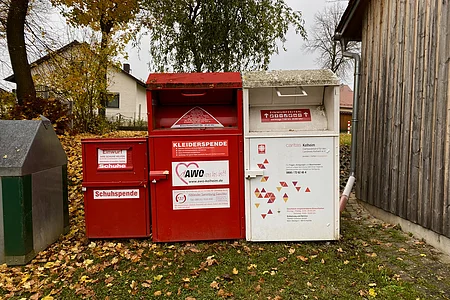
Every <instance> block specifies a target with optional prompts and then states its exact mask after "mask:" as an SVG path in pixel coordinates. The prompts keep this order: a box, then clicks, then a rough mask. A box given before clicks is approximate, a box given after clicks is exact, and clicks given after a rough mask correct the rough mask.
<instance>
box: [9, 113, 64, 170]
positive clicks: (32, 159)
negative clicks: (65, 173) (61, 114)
mask: <svg viewBox="0 0 450 300" xmlns="http://www.w3.org/2000/svg"><path fill="white" fill-rule="evenodd" d="M65 164H67V156H66V153H65V152H64V149H63V148H62V146H61V143H60V141H59V139H58V137H57V136H56V133H55V131H54V130H53V127H52V124H51V123H50V122H49V121H40V120H36V121H31V120H22V121H12V120H0V176H23V175H28V174H32V173H35V172H39V171H43V170H48V169H51V168H54V167H58V166H62V165H65Z"/></svg>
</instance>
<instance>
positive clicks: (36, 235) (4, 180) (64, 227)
mask: <svg viewBox="0 0 450 300" xmlns="http://www.w3.org/2000/svg"><path fill="white" fill-rule="evenodd" d="M0 218H1V219H0V263H6V264H8V265H23V264H26V263H28V262H29V261H30V260H31V259H33V258H34V257H35V255H36V254H37V253H38V252H39V251H42V250H44V249H45V248H47V247H48V246H49V245H50V244H52V243H53V242H55V241H56V240H57V239H58V238H59V237H60V236H61V234H64V233H65V232H67V231H68V229H69V209H68V199H67V156H66V153H65V152H64V149H63V148H62V146H61V143H60V141H59V139H58V137H57V136H56V133H55V131H54V130H53V127H52V125H51V123H50V122H49V121H43V120H37V121H28V120H26V121H25V120H24V121H9V120H0Z"/></svg>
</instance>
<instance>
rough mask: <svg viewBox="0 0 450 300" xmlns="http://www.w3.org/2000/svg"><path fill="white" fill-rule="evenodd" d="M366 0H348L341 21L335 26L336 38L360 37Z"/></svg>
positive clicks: (348, 39) (359, 38)
mask: <svg viewBox="0 0 450 300" xmlns="http://www.w3.org/2000/svg"><path fill="white" fill-rule="evenodd" d="M367 2H368V1H367V0H350V1H349V3H348V6H347V8H346V9H345V11H344V14H343V15H342V17H341V21H340V22H339V24H338V26H337V27H336V31H335V33H336V35H335V39H336V40H341V39H343V40H344V41H357V42H360V41H361V39H362V26H361V25H362V20H363V16H364V10H365V8H366V5H367Z"/></svg>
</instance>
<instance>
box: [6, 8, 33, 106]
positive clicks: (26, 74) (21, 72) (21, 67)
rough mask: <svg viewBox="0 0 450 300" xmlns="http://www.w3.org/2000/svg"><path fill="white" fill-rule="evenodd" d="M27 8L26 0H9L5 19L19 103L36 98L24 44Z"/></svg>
mask: <svg viewBox="0 0 450 300" xmlns="http://www.w3.org/2000/svg"><path fill="white" fill-rule="evenodd" d="M27 10H28V0H15V1H11V4H10V6H9V9H8V17H7V21H6V22H7V23H6V40H7V43H8V51H9V58H10V60H11V66H12V69H13V72H14V78H15V80H16V84H17V91H16V93H17V101H18V103H19V105H22V104H24V103H26V102H28V101H34V100H35V99H36V89H35V87H34V82H33V78H32V77H31V69H30V64H29V63H28V58H27V49H26V46H25V17H26V15H27Z"/></svg>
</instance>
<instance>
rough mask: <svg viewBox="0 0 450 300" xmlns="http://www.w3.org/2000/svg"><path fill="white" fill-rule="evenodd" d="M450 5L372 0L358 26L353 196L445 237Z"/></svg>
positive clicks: (432, 0)
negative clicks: (360, 31) (359, 71)
mask: <svg viewBox="0 0 450 300" xmlns="http://www.w3.org/2000/svg"><path fill="white" fill-rule="evenodd" d="M449 10H450V5H449V1H448V0H445V1H442V0H402V1H393V0H376V1H375V0H371V1H368V3H367V7H366V12H365V17H364V21H363V36H362V54H361V56H362V65H361V67H362V75H361V89H360V96H361V98H360V104H361V105H360V106H359V115H360V117H361V118H360V123H359V130H358V141H359V144H358V151H357V171H356V172H357V174H356V175H357V185H356V193H357V197H359V198H360V199H362V200H364V201H366V202H368V203H370V204H372V205H375V206H377V207H379V208H382V209H384V210H386V211H389V212H391V213H393V214H396V215H398V216H400V217H402V218H405V219H407V220H409V221H412V222H414V223H418V224H420V225H422V226H423V227H425V228H429V229H431V230H433V231H435V232H437V233H440V234H443V235H445V236H447V237H450V200H449V195H450V183H449V169H450V89H449V69H450V64H449V60H450V24H449V23H450V11H449Z"/></svg>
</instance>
